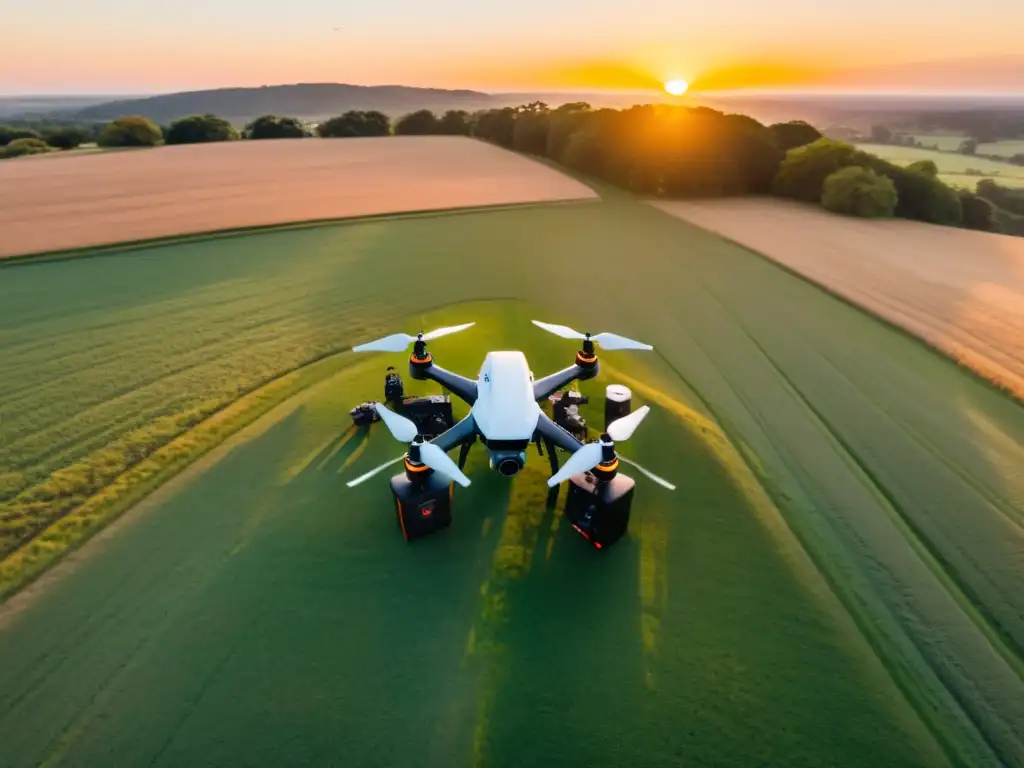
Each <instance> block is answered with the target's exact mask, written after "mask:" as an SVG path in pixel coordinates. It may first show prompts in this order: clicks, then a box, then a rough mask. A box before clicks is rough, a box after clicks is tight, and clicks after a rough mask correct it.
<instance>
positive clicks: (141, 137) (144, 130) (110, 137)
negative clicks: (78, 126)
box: [96, 115, 163, 147]
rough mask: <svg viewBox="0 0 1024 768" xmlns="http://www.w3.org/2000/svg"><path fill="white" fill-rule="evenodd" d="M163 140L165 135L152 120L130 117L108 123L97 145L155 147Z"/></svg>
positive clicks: (101, 132) (97, 140)
mask: <svg viewBox="0 0 1024 768" xmlns="http://www.w3.org/2000/svg"><path fill="white" fill-rule="evenodd" d="M162 139H163V133H161V131H160V129H159V128H158V127H157V126H156V125H154V124H153V123H152V122H151V121H150V120H147V119H146V118H144V117H139V116H137V115H130V116H127V117H119V118H117V119H116V120H113V121H111V122H109V123H107V125H106V126H104V128H103V130H102V131H100V135H99V137H98V138H97V139H96V143H97V144H99V145H100V146H101V147H155V146H156V145H157V144H159V143H160V141H161V140H162Z"/></svg>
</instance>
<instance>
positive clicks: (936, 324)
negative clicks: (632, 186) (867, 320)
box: [656, 200, 1024, 399]
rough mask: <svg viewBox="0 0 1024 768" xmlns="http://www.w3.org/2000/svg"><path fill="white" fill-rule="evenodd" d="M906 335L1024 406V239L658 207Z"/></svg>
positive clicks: (724, 209)
mask: <svg viewBox="0 0 1024 768" xmlns="http://www.w3.org/2000/svg"><path fill="white" fill-rule="evenodd" d="M656 205H657V207H659V208H661V209H662V210H665V211H667V212H669V213H672V214H673V215H677V216H679V217H681V218H684V219H686V220H687V221H692V222H694V223H695V224H698V225H700V226H702V227H707V228H708V229H710V230H712V231H714V232H719V233H721V234H723V235H725V236H726V237H729V238H730V239H732V240H735V241H736V242H739V243H741V244H743V245H746V246H748V247H750V248H752V249H754V250H757V251H759V252H761V253H764V254H766V255H767V256H769V257H770V258H772V259H774V260H775V261H778V262H779V263H781V264H784V265H785V266H787V267H790V268H792V269H794V270H796V271H797V272H800V273H801V274H804V275H806V276H807V277H809V278H811V279H812V280H815V281H817V282H819V283H822V284H824V285H826V286H828V287H829V288H830V289H832V290H834V291H836V292H837V293H839V294H842V295H844V296H846V297H847V298H849V299H851V300H852V301H854V302H855V303H857V304H860V305H861V306H864V307H866V308H867V309H869V310H870V311H872V312H874V313H876V314H878V315H880V316H881V317H884V318H886V319H887V320H890V321H891V322H893V323H895V324H896V325H899V326H901V327H903V328H906V329H907V330H908V331H910V332H911V333H913V334H915V335H917V336H920V337H921V338H923V339H925V340H927V341H928V342H929V343H931V344H933V345H935V346H936V347H938V348H940V349H942V350H945V351H946V352H947V353H948V354H950V355H951V356H952V357H954V358H955V359H957V360H959V361H961V362H962V363H963V364H965V365H967V366H968V367H970V368H972V369H974V370H975V371H977V372H978V373H980V374H981V375H983V376H985V377H986V378H988V379H990V380H992V381H993V382H994V383H996V384H998V385H999V386H1002V387H1006V388H1007V389H1010V390H1012V391H1013V392H1014V393H1015V394H1016V395H1017V396H1018V397H1020V398H1022V399H1024V240H1022V239H1021V238H1014V237H1008V236H1005V235H995V234H990V233H986V232H971V231H967V230H962V229H948V228H944V227H936V226H932V225H929V224H921V223H918V222H909V221H886V222H876V221H863V220H859V219H853V218H848V217H842V216H835V215H833V214H830V213H828V212H826V211H822V210H819V209H817V208H807V207H805V206H801V205H796V204H793V203H789V202H785V201H761V200H729V201H707V202H664V203H657V204H656Z"/></svg>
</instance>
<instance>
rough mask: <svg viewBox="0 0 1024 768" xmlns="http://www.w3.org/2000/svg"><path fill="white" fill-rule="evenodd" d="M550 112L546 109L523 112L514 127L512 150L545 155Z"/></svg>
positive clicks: (517, 116) (518, 116)
mask: <svg viewBox="0 0 1024 768" xmlns="http://www.w3.org/2000/svg"><path fill="white" fill-rule="evenodd" d="M550 122H551V115H550V112H549V111H548V110H547V108H546V107H545V108H544V109H534V110H530V111H522V112H520V113H519V114H517V115H516V120H515V124H514V125H513V126H512V148H513V149H515V150H516V151H517V152H525V153H527V154H530V155H543V154H545V153H546V152H547V149H548V125H549V124H550Z"/></svg>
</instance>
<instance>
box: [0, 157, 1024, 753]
mask: <svg viewBox="0 0 1024 768" xmlns="http://www.w3.org/2000/svg"><path fill="white" fill-rule="evenodd" d="M389 141H390V140H389ZM255 143H256V144H258V142H255ZM296 143H297V144H299V143H302V142H296ZM316 143H319V142H316ZM339 143H343V142H339ZM161 151H163V150H161ZM495 151H497V150H495ZM140 154H141V153H140ZM156 155H157V153H153V156H154V157H155V156H156ZM86 159H89V160H92V159H96V160H98V159H99V158H83V160H86ZM72 160H73V158H68V159H67V162H71V161H72ZM524 162H525V161H524ZM12 164H13V163H12ZM63 164H64V163H63V162H61V163H57V162H54V163H45V164H39V165H40V166H41V165H46V166H59V165H63ZM19 165H26V166H27V165H29V164H28V163H24V164H20V163H19ZM33 165H35V164H33ZM545 170H546V169H545ZM551 173H554V171H551ZM573 183H575V182H573ZM600 192H601V194H602V198H603V199H602V200H600V201H599V202H581V203H569V204H564V205H559V206H534V207H529V208H526V207H522V208H515V209H508V210H493V211H473V212H459V213H450V214H444V215H435V216H423V217H394V218H388V217H382V218H378V219H374V220H366V221H354V222H350V223H345V224H337V225H332V226H324V227H317V228H308V229H292V230H282V231H277V232H274V231H271V232H265V233H259V234H255V233H251V234H245V235H238V236H231V237H220V238H216V239H196V240H193V241H190V242H185V243H181V244H164V245H159V246H157V245H153V246H146V247H140V248H136V249H133V250H125V251H120V252H108V253H104V252H97V253H96V254H95V255H92V256H89V257H83V258H75V259H70V260H63V261H62V260H53V261H35V262H34V261H31V260H29V261H24V262H20V263H18V262H12V263H9V264H7V265H0V349H2V350H3V354H4V362H5V365H4V367H3V369H2V370H0V402H2V403H3V413H2V414H0V416H2V421H0V430H2V433H0V435H2V441H0V467H4V468H6V472H5V474H4V476H3V480H2V485H0V488H2V491H0V493H2V495H0V534H2V536H3V538H2V539H0V542H2V545H3V550H2V552H0V554H2V555H3V560H2V561H0V595H3V596H4V597H6V602H5V603H4V604H3V605H2V606H0V744H2V745H3V747H4V748H3V749H2V750H0V765H3V766H7V765H12V766H13V765H25V764H42V763H45V764H48V765H54V764H58V763H62V764H70V765H88V764H96V763H98V762H102V763H107V764H118V765H138V764H158V765H196V764H200V763H203V764H225V763H234V764H247V765H257V764H267V765H280V764H282V763H284V762H289V763H295V762H304V761H305V762H311V763H320V764H323V763H326V762H329V761H331V760H336V759H337V756H338V755H340V754H344V755H345V759H346V760H347V761H349V762H351V764H358V765H403V766H418V765H423V766H434V765H439V766H440V765H443V766H452V765H480V766H482V765H521V764H533V765H540V764H583V765H590V766H604V765H609V766H611V765H638V766H639V765H642V766H676V765H680V764H714V765H716V766H750V765H758V764H764V765H769V764H770V765H776V764H785V765H787V766H821V765H831V766H862V765H872V766H921V768H933V767H936V766H944V765H951V766H953V765H955V766H972V768H973V766H1024V652H1022V649H1024V618H1022V617H1024V564H1022V560H1021V553H1022V551H1024V513H1022V510H1024V476H1022V475H1021V473H1020V471H1019V467H1020V466H1021V462H1022V461H1024V454H1022V451H1024V449H1022V447H1021V446H1024V409H1022V408H1021V407H1020V406H1019V405H1018V404H1016V403H1015V402H1013V401H1011V400H1010V399H1009V398H1007V397H1005V396H1004V395H1003V394H1002V393H1000V392H998V391H996V390H995V389H993V388H991V387H989V386H987V385H986V384H984V383H983V382H981V381H979V380H977V378H975V377H973V376H972V375H970V374H968V373H967V372H965V371H964V370H962V369H960V368H958V367H957V366H956V365H955V364H953V363H952V362H951V361H949V360H948V359H946V358H944V357H942V356H940V355H938V354H936V353H934V352H933V351H931V350H930V349H928V348H926V347H925V346H924V345H923V344H921V343H920V342H918V341H917V340H915V339H913V338H911V337H910V336H908V335H905V334H902V333H899V332H897V331H895V330H893V329H892V328H890V327H888V326H887V325H885V324H884V323H882V322H879V321H878V320H876V319H875V318H873V317H871V316H870V315H868V314H867V313H865V312H862V311H860V310H858V309H856V308H854V307H852V306H850V305H848V304H846V303H844V302H841V301H839V300H837V299H836V298H834V297H832V296H830V295H829V294H827V293H826V292H825V291H822V290H821V289H819V288H817V287H815V286H814V285H812V284H810V283H809V282H807V281H806V280H803V279H801V278H799V277H797V276H795V275H793V274H791V273H789V272H787V271H785V270H783V269H781V268H779V266H778V265H776V264H774V263H772V262H771V261H770V260H768V259H765V258H763V257H761V256H759V255H756V254H754V253H751V252H750V251H748V250H747V249H745V248H743V247H740V246H738V245H734V244H732V243H730V242H727V241H726V240H724V239H722V238H721V237H719V236H717V235H715V234H712V233H710V232H708V231H705V230H703V229H700V228H698V227H696V226H694V225H692V224H690V223H687V222H685V221H680V220H678V219H675V218H673V217H671V216H667V215H665V213H663V212H661V211H658V210H655V209H654V208H653V207H651V206H649V205H647V204H645V203H642V202H640V201H637V200H635V199H633V198H632V197H630V196H628V195H625V194H621V193H616V192H614V191H612V190H609V189H605V188H602V189H601V190H600ZM940 231H941V233H942V236H944V237H949V236H950V234H954V235H955V234H960V233H959V232H957V231H954V232H952V233H950V232H949V231H947V230H940ZM964 234H971V233H964ZM1005 239H1006V240H1010V238H1005ZM508 265H515V269H509V268H507V266H508ZM533 318H536V319H544V320H550V321H552V322H565V323H569V324H571V325H573V326H575V327H580V328H584V327H585V328H589V329H590V330H592V331H595V332H599V331H605V330H608V331H614V332H619V333H623V334H626V335H628V336H631V337H633V338H638V339H642V340H644V341H646V342H649V343H651V344H653V345H654V346H655V352H653V353H648V352H628V353H627V352H621V353H606V354H603V355H602V371H603V373H602V375H601V377H600V378H599V379H598V380H597V381H595V382H592V383H589V384H585V385H584V391H585V392H589V394H591V395H594V396H595V397H594V402H595V403H597V407H595V406H584V407H583V409H582V410H583V411H584V415H585V416H587V417H588V418H589V419H591V420H592V421H595V422H597V421H599V420H600V418H601V416H600V400H601V398H600V394H601V392H602V389H603V386H604V385H605V384H607V383H612V382H616V383H624V384H627V385H629V386H631V387H632V388H633V390H634V393H635V402H636V404H637V405H639V404H641V403H647V404H650V405H651V406H652V413H651V414H650V415H649V416H648V418H647V419H646V420H645V422H644V423H643V424H642V425H641V426H640V428H639V429H638V430H637V432H636V433H635V434H634V436H633V437H632V438H631V439H630V440H629V441H628V443H625V444H623V445H622V446H620V449H621V451H622V453H623V454H624V455H626V456H629V457H631V458H635V459H636V460H637V461H639V462H640V463H641V464H642V465H644V466H647V467H649V468H650V469H651V470H652V471H654V472H657V473H658V474H660V475H662V476H664V477H666V478H668V479H670V480H671V481H672V482H674V483H675V484H676V485H677V486H678V490H677V491H676V492H674V493H673V492H669V491H666V490H664V489H662V488H660V487H658V486H656V485H654V484H652V483H649V482H647V481H646V480H645V479H644V478H642V477H639V478H638V479H637V485H638V488H637V500H636V502H635V504H634V508H633V515H634V518H633V524H632V526H631V531H630V534H629V536H628V537H627V538H626V539H624V540H623V541H622V542H621V543H620V544H619V545H617V546H616V547H615V548H613V549H611V550H609V551H607V552H602V553H598V552H596V551H594V550H592V549H590V548H588V547H587V546H586V545H585V544H584V543H583V542H581V541H579V539H578V538H577V537H576V536H575V534H573V533H572V531H571V530H569V529H568V526H567V525H565V524H564V523H563V521H562V520H561V518H560V517H559V514H558V509H557V508H556V509H552V508H551V507H549V506H548V504H547V503H546V500H545V497H546V493H545V491H546V486H544V484H543V481H544V477H545V475H546V473H545V469H546V459H541V460H538V458H539V457H538V456H537V455H536V453H535V452H533V451H531V455H530V460H529V463H528V467H527V470H526V471H525V472H523V473H521V474H520V475H518V476H517V477H516V478H514V479H513V480H512V481H507V480H505V479H504V478H501V477H499V476H497V475H496V474H494V473H488V472H487V470H486V459H485V457H484V456H482V452H481V451H480V450H479V447H478V448H476V449H474V455H473V456H472V458H471V460H470V468H469V474H470V477H471V478H472V479H473V481H474V482H473V485H472V486H470V487H469V488H468V489H461V488H456V491H455V497H456V506H455V513H454V522H453V524H452V527H451V528H450V529H448V530H447V531H445V532H443V533H440V534H438V535H436V536H434V537H431V538H430V539H426V540H423V541H421V542H417V543H415V544H413V545H407V544H405V542H404V541H403V540H402V539H401V536H400V534H399V532H398V530H397V525H396V523H395V519H394V516H393V515H394V512H393V507H392V506H391V503H390V497H389V494H388V491H387V487H386V480H387V477H388V473H387V472H385V473H382V474H381V475H380V476H379V478H378V479H375V480H373V481H369V482H367V483H365V484H363V485H361V486H358V487H357V488H354V489H348V488H346V487H345V482H346V481H347V480H348V479H350V478H351V477H354V476H355V475H357V474H360V473H361V472H363V471H365V470H366V469H368V468H370V467H373V466H375V465H376V464H378V463H379V462H381V461H383V460H385V459H387V458H390V457H393V456H396V455H399V454H400V453H401V452H402V450H403V447H402V445H401V444H400V443H398V442H397V441H395V440H394V439H393V438H391V437H390V435H388V434H387V433H386V432H385V431H383V430H382V429H379V428H376V427H375V428H373V429H372V430H370V431H369V432H368V433H363V432H358V431H353V430H351V429H350V428H349V417H348V409H349V408H350V407H352V406H353V405H355V404H356V403H359V402H361V401H364V400H367V399H371V398H377V397H380V394H381V387H382V384H383V372H384V367H385V366H386V365H389V364H390V365H395V366H398V367H399V368H400V369H401V368H403V361H404V356H403V355H375V356H368V357H361V356H356V355H354V354H353V353H351V352H348V351H346V350H347V349H348V348H349V347H350V346H351V345H352V344H355V343H358V342H360V341H365V340H368V339H372V338H376V337H378V336H381V335H384V334H387V333H390V332H395V331H402V330H404V331H409V332H415V331H417V330H419V329H420V328H421V327H422V328H430V327H434V326H436V325H441V324H448V323H450V322H468V321H471V320H476V321H477V322H478V326H477V327H475V328H473V329H470V330H469V331H467V332H465V333H463V334H460V335H458V336H453V337H451V338H446V339H442V340H438V341H436V342H433V343H432V345H431V351H432V352H433V353H434V354H435V356H436V357H437V358H438V360H439V362H440V361H443V362H442V364H443V365H445V366H447V367H451V368H453V369H454V370H457V371H459V372H461V373H465V374H473V373H474V372H475V371H476V369H477V367H478V366H479V363H480V361H481V360H482V357H483V355H484V353H485V352H486V351H487V350H489V349H499V348H514V349H523V350H524V351H525V352H526V353H527V354H528V355H529V357H530V361H531V364H532V368H533V369H534V371H535V372H538V373H539V372H540V371H545V370H547V369H549V368H551V369H556V368H559V367H563V366H564V365H567V364H568V362H569V361H570V360H571V356H572V354H573V352H574V351H575V344H574V343H573V342H569V341H563V340H559V339H555V338H553V337H551V336H550V335H547V334H544V333H543V332H542V331H540V330H539V329H537V328H535V327H533V326H532V325H530V323H529V320H530V319H533ZM410 389H411V390H414V391H418V392H429V391H436V390H432V389H431V388H430V387H429V386H426V385H424V386H422V387H419V386H417V387H416V388H414V387H412V386H410ZM239 429H241V430H242V431H241V432H236V431H237V430H239ZM232 432H236V435H235V437H233V438H229V441H228V442H227V443H225V444H223V445H222V446H221V447H220V448H214V446H215V445H216V443H218V442H219V441H221V440H222V439H223V438H224V437H225V436H226V435H228V434H230V433H232ZM211 448H213V451H212V452H210V453H205V452H206V451H208V450H209V449H211ZM204 453H205V456H204V457H203V458H202V459H200V460H199V462H198V463H196V464H194V465H193V466H191V467H190V468H188V469H185V470H184V471H183V472H181V473H180V474H177V476H176V477H174V479H173V480H171V481H170V482H169V483H168V484H166V485H165V486H164V487H163V488H161V489H159V490H157V491H156V492H155V493H153V494H152V495H151V496H149V497H148V498H147V499H146V500H145V501H144V502H143V503H142V504H141V505H139V506H138V507H137V508H135V509H133V510H131V511H129V512H128V513H127V514H124V513H125V510H126V509H128V508H129V506H130V505H131V503H132V502H134V501H136V500H137V499H138V498H140V497H141V496H142V495H144V494H145V493H146V492H147V491H149V490H151V489H152V487H153V486H155V484H156V483H157V482H159V481H161V480H165V479H167V478H169V477H171V476H172V475H175V474H176V473H178V472H179V471H180V470H182V468H183V467H184V466H185V465H186V464H188V463H189V462H191V461H193V460H195V459H196V458H197V457H198V456H200V455H201V454H204ZM627 474H628V473H627ZM563 501H564V489H563V491H562V494H561V495H560V497H559V500H558V507H561V504H562V503H563ZM122 514H124V516H121V515H122ZM119 516H121V517H120V518H119V519H118V520H117V522H116V523H114V525H113V527H111V528H109V529H107V530H106V531H105V532H104V533H103V534H101V535H100V536H99V537H98V539H97V540H96V541H94V542H93V543H92V544H90V545H89V546H86V547H85V548H83V549H80V550H78V551H77V552H76V553H75V554H73V555H72V556H71V557H70V558H68V559H67V560H65V561H64V562H63V563H61V564H60V565H58V566H57V567H56V568H55V569H53V570H52V571H50V572H49V573H48V574H46V576H44V577H43V578H42V579H40V580H39V581H37V582H35V583H33V584H31V585H29V586H28V587H27V588H26V589H24V590H23V591H21V592H17V589H18V587H19V586H22V585H23V584H24V583H25V582H26V580H28V579H30V578H31V577H32V576H34V575H36V574H37V573H38V572H39V571H40V570H41V569H42V568H44V567H45V566H46V565H49V564H50V563H51V562H52V561H53V559H54V558H55V557H56V556H57V555H58V554H60V553H62V552H63V551H65V550H66V549H67V548H68V547H69V546H70V545H71V544H73V543H74V542H76V541H77V540H79V539H80V538H81V537H82V536H83V535H86V534H89V533H92V532H95V531H97V530H99V529H100V528H101V527H103V526H104V525H105V524H107V523H109V522H111V521H112V520H114V519H115V518H118V517H119ZM425 713H427V715H428V716H427V717H426V718H425V717H424V714H425ZM609 713H614V716H609ZM424 722H426V723H427V724H426V725H424ZM595 724H600V727H595ZM524 733H528V734H529V738H524V737H523V734H524Z"/></svg>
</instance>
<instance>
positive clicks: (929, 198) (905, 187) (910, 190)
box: [868, 155, 963, 226]
mask: <svg viewBox="0 0 1024 768" xmlns="http://www.w3.org/2000/svg"><path fill="white" fill-rule="evenodd" d="M868 157H869V160H870V167H871V168H873V169H874V170H875V171H877V172H878V173H881V174H883V175H885V176H888V177H889V178H890V179H892V181H893V184H895V185H896V192H897V194H898V195H899V202H898V203H897V204H896V215H897V216H899V217H900V218H902V219H913V220H914V221H925V222H928V223H930V224H947V225H950V226H956V225H958V224H959V223H960V222H961V221H962V219H963V208H962V207H961V205H960V198H959V197H957V194H956V190H954V189H953V188H952V187H949V186H947V185H946V184H944V183H943V182H942V181H940V180H939V179H935V178H932V177H930V176H925V175H924V174H921V173H916V172H914V171H910V170H907V169H906V168H900V167H899V166H897V165H893V164H892V163H889V162H887V161H885V160H882V159H880V158H877V157H875V156H874V155H868Z"/></svg>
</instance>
